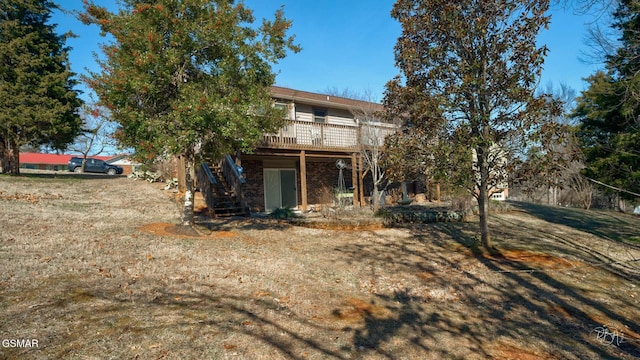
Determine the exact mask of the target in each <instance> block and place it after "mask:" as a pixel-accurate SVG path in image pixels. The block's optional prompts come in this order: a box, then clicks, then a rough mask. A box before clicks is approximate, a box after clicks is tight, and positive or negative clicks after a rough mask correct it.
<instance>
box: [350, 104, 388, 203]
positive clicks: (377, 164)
mask: <svg viewBox="0 0 640 360" xmlns="http://www.w3.org/2000/svg"><path fill="white" fill-rule="evenodd" d="M361 98H362V99H367V103H366V104H364V105H362V106H360V107H359V108H354V109H352V113H353V115H354V117H355V118H356V121H357V122H358V124H359V126H360V144H359V146H360V156H361V158H362V161H363V163H364V164H363V165H364V167H365V169H364V173H363V176H365V175H366V174H367V173H371V178H372V180H373V193H372V194H371V196H372V205H373V210H374V211H377V210H378V208H379V207H380V187H381V186H382V184H384V183H385V182H386V180H387V176H386V171H385V168H384V166H383V163H382V155H383V153H384V146H385V141H384V140H385V138H386V137H387V135H389V134H391V133H393V132H395V131H396V129H397V126H394V125H393V124H389V123H386V122H382V121H381V118H382V117H381V114H380V111H381V106H380V105H379V104H376V103H374V102H373V101H372V100H371V99H372V97H371V94H370V92H366V93H365V95H364V96H363V97H361Z"/></svg>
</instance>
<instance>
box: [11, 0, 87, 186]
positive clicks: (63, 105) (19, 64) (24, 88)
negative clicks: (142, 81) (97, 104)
mask: <svg viewBox="0 0 640 360" xmlns="http://www.w3.org/2000/svg"><path fill="white" fill-rule="evenodd" d="M55 8H57V6H56V5H55V4H54V3H53V2H51V1H48V0H8V1H2V2H0V168H2V172H11V173H12V174H19V172H20V168H19V162H18V159H19V149H20V147H21V146H24V145H31V146H40V145H48V146H50V147H52V148H54V149H59V150H61V149H64V148H65V147H66V145H67V144H69V143H70V142H72V141H73V138H74V137H75V136H76V134H77V133H78V131H79V129H80V123H81V122H80V118H79V117H78V115H77V114H76V113H75V112H76V109H77V108H78V107H79V106H80V105H81V101H80V99H79V98H78V93H77V91H75V90H73V87H74V86H75V85H76V84H77V81H76V80H75V79H74V76H75V74H74V73H72V72H71V71H70V70H69V63H68V51H69V48H68V47H65V46H64V43H65V41H66V39H67V38H68V37H69V36H71V34H64V35H57V34H56V33H55V27H56V26H55V25H51V24H48V21H49V18H50V16H51V12H52V10H53V9H55Z"/></svg>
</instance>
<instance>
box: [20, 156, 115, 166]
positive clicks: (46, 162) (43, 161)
mask: <svg viewBox="0 0 640 360" xmlns="http://www.w3.org/2000/svg"><path fill="white" fill-rule="evenodd" d="M81 156H82V155H78V154H42V153H33V152H21V153H20V167H21V168H24V169H38V170H67V163H68V162H69V159H71V158H72V157H81ZM90 157H92V158H95V159H100V160H105V161H107V160H109V159H111V158H113V156H90Z"/></svg>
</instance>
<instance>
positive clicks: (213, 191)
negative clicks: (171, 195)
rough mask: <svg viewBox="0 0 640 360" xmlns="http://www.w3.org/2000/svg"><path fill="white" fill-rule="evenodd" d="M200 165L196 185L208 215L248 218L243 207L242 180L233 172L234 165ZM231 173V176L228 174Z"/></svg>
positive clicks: (247, 212) (247, 213)
mask: <svg viewBox="0 0 640 360" xmlns="http://www.w3.org/2000/svg"><path fill="white" fill-rule="evenodd" d="M226 162H228V160H223V161H221V162H219V163H215V164H211V165H210V166H209V165H208V164H202V167H201V168H200V169H199V171H198V183H199V186H200V192H201V193H202V195H203V197H204V199H205V202H206V203H207V208H208V209H209V213H210V214H211V216H213V217H231V216H248V215H249V211H248V208H247V207H246V206H244V205H243V201H242V196H241V195H242V194H240V193H238V192H241V191H242V188H241V185H242V184H243V183H244V179H243V178H242V177H241V176H240V174H238V173H237V170H236V171H235V173H234V171H233V170H235V164H233V167H231V164H226V165H225V163H226ZM229 173H231V174H229Z"/></svg>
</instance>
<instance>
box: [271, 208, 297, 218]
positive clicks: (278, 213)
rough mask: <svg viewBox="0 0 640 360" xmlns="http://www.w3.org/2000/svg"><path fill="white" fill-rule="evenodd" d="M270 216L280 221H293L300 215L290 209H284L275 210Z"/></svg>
mask: <svg viewBox="0 0 640 360" xmlns="http://www.w3.org/2000/svg"><path fill="white" fill-rule="evenodd" d="M270 216H271V217H272V218H274V219H280V220H286V219H293V218H298V217H299V216H298V214H296V213H295V211H293V210H292V209H291V208H290V207H282V208H278V209H275V210H273V212H271V214H270Z"/></svg>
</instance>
